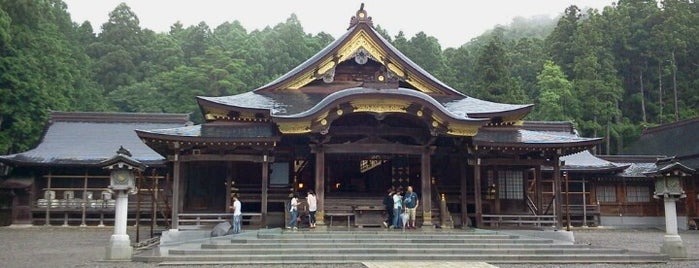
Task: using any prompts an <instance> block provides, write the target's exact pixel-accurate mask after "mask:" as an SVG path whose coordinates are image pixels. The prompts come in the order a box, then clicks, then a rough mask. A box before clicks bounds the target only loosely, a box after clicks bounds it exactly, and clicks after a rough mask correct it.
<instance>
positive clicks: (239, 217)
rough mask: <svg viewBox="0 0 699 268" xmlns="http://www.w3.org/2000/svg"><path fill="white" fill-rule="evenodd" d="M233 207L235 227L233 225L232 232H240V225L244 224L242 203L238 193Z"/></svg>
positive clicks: (234, 197)
mask: <svg viewBox="0 0 699 268" xmlns="http://www.w3.org/2000/svg"><path fill="white" fill-rule="evenodd" d="M231 209H232V210H233V227H231V228H232V229H233V230H232V233H234V234H237V233H240V227H241V225H242V224H243V211H242V205H241V204H240V200H238V196H237V195H234V196H233V205H232V206H231Z"/></svg>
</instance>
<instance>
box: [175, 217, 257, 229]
mask: <svg viewBox="0 0 699 268" xmlns="http://www.w3.org/2000/svg"><path fill="white" fill-rule="evenodd" d="M178 216H179V217H178V222H179V228H180V229H202V228H210V227H213V226H214V225H216V224H219V223H221V222H225V221H230V220H231V219H232V218H233V213H180V214H179V215H178ZM242 221H243V224H244V225H245V224H247V225H251V226H254V228H258V227H259V226H260V224H261V223H262V213H243V220H242Z"/></svg>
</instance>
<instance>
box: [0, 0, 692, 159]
mask: <svg viewBox="0 0 699 268" xmlns="http://www.w3.org/2000/svg"><path fill="white" fill-rule="evenodd" d="M94 27H95V26H93V25H91V24H90V23H89V22H74V21H72V19H71V16H70V14H69V13H68V11H67V6H66V4H65V3H64V2H63V1H61V0H0V96H1V97H0V154H11V153H17V152H22V151H26V150H28V149H31V148H33V147H34V146H36V144H37V143H38V142H39V139H40V138H41V135H42V131H43V129H44V126H45V124H46V121H47V118H48V115H49V113H50V111H111V112H156V113H157V112H165V113H191V117H192V119H193V120H194V121H195V122H201V120H202V119H201V114H200V111H199V108H198V106H197V104H196V101H195V96H223V95H231V94H238V93H243V92H246V91H250V90H253V89H255V88H257V87H258V86H261V85H263V84H265V83H267V82H269V81H271V80H273V79H275V78H276V77H278V76H280V75H282V74H284V73H286V72H287V71H289V70H291V69H292V68H293V67H295V66H296V65H298V64H300V63H301V62H303V61H305V60H306V59H307V58H309V57H311V56H312V55H314V54H315V53H316V52H318V51H319V50H321V49H322V48H323V47H325V46H326V45H327V44H329V43H330V42H332V41H333V39H334V37H333V36H331V35H329V34H327V33H323V32H321V33H306V32H305V31H304V29H303V27H302V26H301V23H300V22H299V20H298V18H297V17H296V16H295V15H294V14H290V16H289V18H288V19H286V21H283V22H280V23H278V24H276V25H274V26H268V27H266V28H264V29H260V30H253V31H248V30H247V29H245V28H244V27H242V25H241V23H240V22H239V21H235V20H233V21H230V22H225V23H223V24H221V25H207V24H205V23H203V22H202V23H199V24H198V25H192V26H187V27H185V26H184V25H182V24H181V23H178V22H175V23H174V24H173V25H172V26H171V27H170V30H169V31H168V32H154V31H152V30H149V29H145V28H143V27H141V26H140V23H139V18H138V16H137V14H135V13H134V12H133V11H132V10H131V9H130V8H129V6H127V5H126V4H123V3H122V4H120V5H118V6H116V7H115V8H114V9H113V10H112V11H111V12H110V13H109V20H108V21H107V22H106V23H104V24H103V25H99V26H96V27H100V28H99V29H100V30H99V31H96V30H95V28H94ZM376 29H377V31H378V32H379V33H381V34H382V35H383V36H384V37H385V38H386V39H387V40H389V41H390V42H391V43H392V44H393V45H394V46H395V47H396V48H398V49H399V50H400V51H402V52H403V53H404V54H406V55H407V56H408V57H409V58H411V59H412V60H413V61H414V62H416V63H417V64H418V65H420V66H422V67H423V68H424V69H425V70H428V71H429V72H430V73H431V74H432V75H434V76H435V77H437V78H439V79H440V80H442V81H443V82H445V83H446V84H448V85H450V86H451V87H453V88H455V89H457V90H459V91H461V92H463V93H464V94H466V95H469V96H472V97H476V98H480V99H484V100H489V101H494V102H504V103H533V104H535V108H534V110H533V112H532V113H531V114H530V115H529V116H528V117H527V118H526V120H556V121H559V120H565V121H572V122H574V124H575V126H576V127H577V129H578V131H579V132H580V135H582V136H586V137H606V138H607V139H606V142H605V143H604V144H603V145H602V146H600V147H599V148H597V153H598V154H615V153H617V152H619V151H621V149H622V148H623V147H624V146H625V145H627V144H629V143H630V142H632V141H634V140H635V139H637V138H638V136H639V135H640V133H641V130H642V129H643V128H644V127H648V126H655V125H659V124H664V123H670V122H675V121H678V120H682V119H686V118H691V117H696V116H698V115H699V49H698V48H699V7H698V6H697V4H696V3H695V1H694V0H663V1H660V2H658V1H648V0H619V1H618V2H617V3H615V4H612V5H610V6H607V7H605V8H604V9H603V10H597V9H592V10H582V9H580V8H578V7H577V6H570V7H568V8H566V9H565V10H562V11H561V16H560V17H557V18H555V19H550V20H549V21H541V20H538V19H528V18H516V19H514V20H513V21H512V23H510V24H508V25H500V26H496V27H494V28H493V29H492V30H489V31H487V32H485V33H483V34H482V35H480V36H478V37H476V38H474V39H472V40H471V41H469V42H468V43H466V44H463V45H462V46H460V47H458V48H442V47H441V46H440V44H439V40H437V39H436V38H435V37H432V36H429V35H428V33H424V32H419V33H417V34H415V35H414V36H411V37H408V36H405V35H404V34H403V33H402V32H399V33H394V34H393V35H392V34H389V33H388V32H387V31H386V30H384V29H383V28H381V26H380V24H379V25H377V26H376ZM456 29H458V27H457V28H456ZM418 30H419V29H418ZM457 31H458V30H457Z"/></svg>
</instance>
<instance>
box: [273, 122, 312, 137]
mask: <svg viewBox="0 0 699 268" xmlns="http://www.w3.org/2000/svg"><path fill="white" fill-rule="evenodd" d="M277 125H278V126H279V131H280V132H281V133H284V134H301V133H308V132H311V124H310V123H309V122H288V123H286V122H285V123H281V122H280V123H277Z"/></svg>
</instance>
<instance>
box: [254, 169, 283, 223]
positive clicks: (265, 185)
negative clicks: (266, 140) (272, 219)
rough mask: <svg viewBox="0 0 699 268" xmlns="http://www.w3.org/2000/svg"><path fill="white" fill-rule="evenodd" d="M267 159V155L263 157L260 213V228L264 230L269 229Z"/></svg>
mask: <svg viewBox="0 0 699 268" xmlns="http://www.w3.org/2000/svg"><path fill="white" fill-rule="evenodd" d="M267 159H268V156H267V155H264V156H263V157H262V189H261V190H262V203H261V204H260V213H262V219H261V222H260V225H261V226H260V227H264V228H267V199H268V193H267V192H268V187H269V162H268V160H267ZM285 219H286V218H285Z"/></svg>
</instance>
